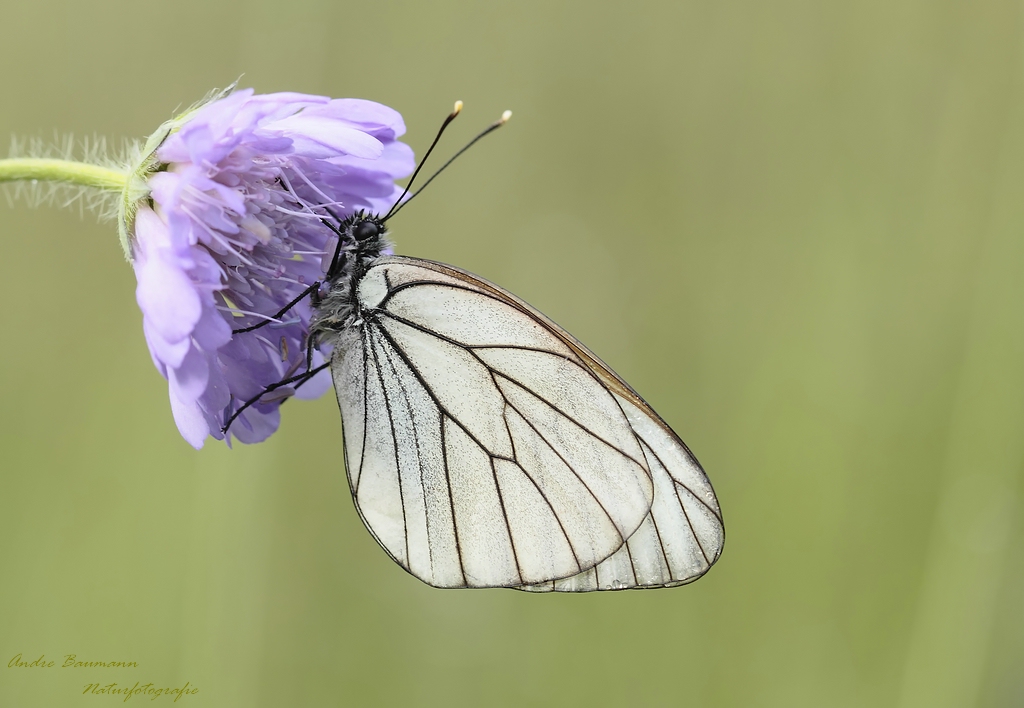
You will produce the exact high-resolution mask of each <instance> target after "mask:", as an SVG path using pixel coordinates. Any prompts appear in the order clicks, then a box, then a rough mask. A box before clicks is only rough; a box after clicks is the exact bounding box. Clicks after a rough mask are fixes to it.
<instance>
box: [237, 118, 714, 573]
mask: <svg viewBox="0 0 1024 708" xmlns="http://www.w3.org/2000/svg"><path fill="white" fill-rule="evenodd" d="M458 108H459V106H458V104H457V106H456V112H455V113H453V114H452V116H449V121H450V120H451V118H453V117H454V116H455V115H456V114H457V113H458ZM507 119H508V114H506V115H505V116H503V120H507ZM445 125H447V122H446V123H445ZM494 127H496V124H495V125H492V126H491V127H490V128H489V129H488V131H485V132H484V133H482V134H481V135H480V136H477V138H476V139H479V138H480V137H482V136H483V135H485V134H486V133H487V132H489V131H490V130H492V129H493V128H494ZM443 129H444V127H443V126H442V131H443ZM438 137H440V133H439V134H438ZM476 139H475V140H476ZM475 140H474V141H473V142H475ZM436 142H437V139H435V141H434V144H436ZM470 144H472V143H470ZM468 147H469V146H468V145H467V148H468ZM431 149H433V145H432V146H431ZM464 150H465V148H464V149H463V151H464ZM461 152H462V151H460V153H458V154H461ZM458 154H456V157H457V156H458ZM427 155H429V151H428V152H427ZM425 159H426V158H424V160H425ZM452 159H454V158H452ZM450 162H451V160H449V162H448V163H446V165H445V166H447V164H450ZM421 165H422V163H421ZM442 169H444V168H442ZM438 172H440V170H439V171H438ZM435 176H436V173H435ZM412 179H415V174H414V175H413V178H412ZM431 179H433V178H431ZM420 191H422V188H421V190H420ZM395 211H396V210H395V209H394V208H393V209H392V211H391V212H389V213H388V214H386V215H383V216H382V215H375V214H366V213H363V212H357V213H355V214H352V215H351V216H348V217H347V218H340V217H337V216H335V215H333V214H332V216H333V217H334V219H335V220H336V222H337V223H330V224H329V225H330V226H331V228H332V230H333V231H334V232H335V234H336V235H337V237H338V246H337V249H336V251H335V253H334V257H333V259H332V261H331V263H330V266H329V268H328V269H327V275H326V278H325V280H324V282H323V283H322V284H321V283H316V284H314V286H311V287H310V288H309V289H307V291H306V292H305V293H304V294H303V296H304V295H306V294H308V295H310V297H311V298H312V303H313V308H314V313H315V314H314V317H313V319H312V324H311V327H310V336H309V352H308V354H309V355H308V356H307V361H308V362H309V365H308V366H307V371H306V372H305V373H303V374H300V375H299V376H295V377H291V378H290V379H286V380H285V381H283V382H281V383H280V384H277V385H275V386H271V387H268V389H267V391H265V392H264V394H265V393H268V392H270V390H271V389H273V388H276V387H278V386H287V385H294V386H297V385H301V384H302V383H304V382H305V381H308V380H309V378H310V377H312V376H313V375H315V374H316V373H317V372H318V371H320V370H321V369H323V368H325V367H330V372H331V376H332V379H333V382H334V389H335V392H336V394H337V399H338V405H339V407H340V409H341V417H342V427H343V439H344V450H345V453H344V455H345V467H346V470H347V474H348V481H349V486H350V488H351V491H352V497H353V500H354V501H355V506H356V509H357V511H358V513H359V516H360V518H361V519H362V521H363V523H364V524H365V525H366V528H367V529H368V530H369V531H370V533H371V534H372V535H373V537H374V539H376V541H377V542H378V543H379V544H380V545H381V547H382V548H383V549H384V550H385V551H386V552H387V554H388V555H389V556H390V557H391V558H392V560H394V561H395V562H396V563H398V564H399V565H400V566H401V567H402V568H404V569H405V570H406V571H408V572H409V573H411V574H412V575H414V576H415V577H417V578H419V579H420V580H422V581H423V582H425V583H427V584H429V585H432V586H434V587H440V588H463V587H476V588H484V587H507V588H516V589H519V590H526V591H534V592H550V591H564V592H586V591H592V590H622V589H629V588H658V587H672V586H676V585H682V584H685V583H688V582H692V581H693V580H696V579H697V578H699V577H701V576H702V575H703V574H704V573H706V572H707V571H708V570H709V569H710V567H711V566H712V565H713V564H714V563H715V561H716V560H717V559H718V557H719V556H720V555H721V552H722V547H723V544H724V540H725V529H724V525H723V521H722V513H721V509H720V508H719V504H718V501H717V499H716V497H715V493H714V490H713V489H712V487H711V483H710V482H709V480H708V478H707V475H706V474H705V473H704V471H703V469H702V468H701V466H700V464H699V463H698V462H697V459H696V458H695V457H694V455H693V454H692V453H691V452H690V450H689V448H687V447H686V445H685V444H684V443H683V441H682V440H681V439H680V438H679V436H677V435H676V434H675V433H674V432H673V431H672V429H671V428H670V427H669V426H668V425H667V424H666V423H665V422H664V421H663V420H662V419H661V417H659V416H658V414H657V413H655V412H654V410H653V409H652V408H651V407H650V406H649V405H648V404H647V403H646V402H645V401H644V400H643V399H642V398H641V397H640V396H639V394H637V393H636V392H635V391H634V390H633V389H632V388H631V387H630V386H629V384H627V383H626V382H625V381H623V380H622V379H621V378H620V377H619V376H618V375H616V374H615V373H614V372H613V371H612V370H611V369H610V368H609V367H608V366H607V365H605V364H604V363H603V362H602V361H601V360H600V359H599V358H598V357H597V356H596V355H594V354H593V353H592V352H591V351H590V350H589V349H587V348H586V347H585V346H584V345H583V344H582V343H580V342H579V341H578V340H577V339H575V338H574V337H573V336H572V335H570V334H569V333H568V332H566V331H565V330H564V329H562V328H561V327H559V326H558V325H557V324H555V323H554V322H553V321H551V320H550V319H548V318H547V317H545V316H544V315H543V314H541V313H540V312H538V311H537V310H535V309H534V308H532V307H531V306H529V305H528V304H526V303H525V302H524V301H522V300H521V299H519V298H518V297H516V296H515V295H513V294H511V293H509V292H508V291H506V290H504V289H502V288H500V287H499V286H497V285H494V284H493V283H490V282H488V281H486V280H484V279H483V278H480V277H478V276H476V275H473V274H472V273H469V272H467V271H465V270H461V269H459V268H456V267H454V266H450V265H445V264H442V263H436V262H433V261H429V260H423V259H419V258H408V257H404V256H392V255H385V254H384V251H385V249H386V248H387V246H388V242H387V240H386V234H387V227H386V223H385V222H386V221H387V219H388V218H390V216H392V215H393V213H394V212H395ZM325 223H327V222H325ZM303 296H300V298H301V297H303ZM297 300H298V299H297ZM297 300H296V301H295V302H297ZM292 305H294V302H293V303H292ZM286 309H287V308H286ZM282 312H284V311H282ZM280 314H281V313H278V316H280ZM256 327H257V326H254V327H250V328H245V329H242V330H236V331H248V330H250V329H255V328H256ZM321 345H327V346H329V347H330V348H331V351H332V352H333V354H332V355H331V358H330V360H329V361H328V362H327V363H326V364H323V365H322V366H320V367H312V366H311V362H312V356H311V354H312V348H313V346H321ZM264 394H261V395H264ZM258 398H259V397H257V399H256V400H258ZM253 402H255V400H254V401H250V402H247V404H246V405H249V404H251V403H253ZM242 409H244V406H243V408H242ZM242 409H239V410H236V411H235V414H234V415H233V416H232V418H231V419H229V420H228V421H227V423H226V425H225V429H227V427H228V426H229V425H230V423H231V421H232V420H233V419H234V417H235V416H237V415H238V413H240V412H241V410H242Z"/></svg>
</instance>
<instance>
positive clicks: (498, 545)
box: [332, 258, 655, 587]
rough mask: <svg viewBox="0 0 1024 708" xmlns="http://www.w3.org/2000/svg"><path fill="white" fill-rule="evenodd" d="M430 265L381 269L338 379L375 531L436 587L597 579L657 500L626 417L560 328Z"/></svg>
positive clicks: (366, 282)
mask: <svg viewBox="0 0 1024 708" xmlns="http://www.w3.org/2000/svg"><path fill="white" fill-rule="evenodd" d="M423 263H424V262H420V261H415V260H412V259H400V258H386V259H380V260H379V261H378V262H377V263H376V264H374V266H372V267H371V268H370V270H369V271H368V272H367V273H366V275H365V276H364V278H363V279H362V280H361V281H360V284H359V288H358V294H359V300H360V305H361V306H362V308H363V310H362V316H363V324H362V325H361V327H360V328H359V329H358V335H357V334H356V330H353V332H352V334H351V343H350V345H349V346H346V347H345V348H344V349H345V351H344V352H343V353H336V354H335V358H334V361H333V365H332V370H333V373H334V380H335V385H336V388H337V389H338V401H339V405H340V406H341V410H342V416H343V419H344V425H345V447H346V461H347V463H348V465H349V481H350V483H351V486H352V492H353V497H354V499H355V502H356V507H357V508H358V509H359V513H360V515H361V517H362V518H363V521H364V522H365V523H366V525H367V527H368V528H369V529H370V531H371V532H372V533H373V535H374V537H375V538H376V539H377V540H378V541H379V542H380V544H381V545H382V546H383V547H384V548H385V549H386V550H387V551H388V553H389V554H390V555H391V557H392V558H393V559H394V560H395V561H396V562H398V563H399V564H400V565H402V566H403V567H404V568H406V569H407V570H408V571H409V572H411V573H412V574H413V575H415V576H416V577H418V578H420V579H421V580H423V581H424V582H427V583H429V584H431V585H434V586H438V587H519V586H523V585H543V584H544V583H547V582H549V581H552V580H555V579H558V578H565V577H569V576H576V575H579V574H580V573H583V572H586V571H587V570H588V569H591V568H593V567H594V566H596V565H597V564H599V563H601V562H602V561H605V559H607V558H608V557H609V556H612V554H614V553H615V552H616V551H617V550H618V549H620V548H621V547H623V543H624V540H625V539H627V538H629V537H631V536H633V535H635V533H636V532H637V530H638V529H639V528H640V527H641V524H642V523H644V520H645V519H646V518H647V517H648V516H649V513H650V510H651V504H652V502H653V500H654V497H655V492H654V481H653V480H652V472H651V469H650V466H651V463H650V462H649V461H648V455H647V454H646V453H645V451H644V449H643V444H642V442H641V440H640V439H639V438H638V437H637V436H636V434H635V433H634V432H633V426H632V425H631V423H630V421H629V420H628V417H627V413H626V411H625V410H624V409H623V407H622V405H621V403H620V402H619V401H618V400H617V399H616V394H615V392H614V391H612V390H610V389H609V388H608V387H607V386H606V385H605V384H604V383H603V382H602V381H601V380H600V379H599V378H598V377H595V376H594V375H593V373H592V372H591V371H590V368H589V364H588V362H587V361H586V360H584V359H583V358H581V357H580V356H579V355H578V354H577V352H576V350H575V349H574V348H573V347H572V346H571V345H570V344H568V343H567V342H566V341H565V340H564V339H562V338H561V337H559V336H558V334H557V333H556V331H555V330H552V329H551V327H549V326H548V325H547V323H545V322H544V321H541V320H538V319H537V318H536V317H534V316H533V314H531V313H530V312H528V311H525V310H523V309H522V308H521V307H519V306H518V304H517V302H516V301H515V300H512V299H509V298H508V297H503V296H502V295H501V294H500V291H498V292H494V291H491V290H490V289H489V288H492V287H493V286H489V284H486V283H484V282H483V281H480V280H479V279H475V278H472V276H468V274H467V275H465V276H464V278H463V279H460V278H459V277H453V276H451V275H447V274H445V273H443V272H440V271H437V270H434V269H433V266H434V264H430V263H429V262H427V263H426V265H424V264H423ZM338 351H339V349H337V348H336V352H338Z"/></svg>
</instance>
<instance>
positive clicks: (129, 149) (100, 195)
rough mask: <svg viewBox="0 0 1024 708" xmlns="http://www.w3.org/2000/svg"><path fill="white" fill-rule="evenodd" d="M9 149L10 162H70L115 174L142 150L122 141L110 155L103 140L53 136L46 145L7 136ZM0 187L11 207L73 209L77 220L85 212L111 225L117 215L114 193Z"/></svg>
mask: <svg viewBox="0 0 1024 708" xmlns="http://www.w3.org/2000/svg"><path fill="white" fill-rule="evenodd" d="M10 145H11V146H10V150H9V152H8V157H11V158H36V159H56V160H73V161H79V162H85V163H89V164H92V165H99V166H102V167H108V168H111V169H115V170H125V169H126V165H132V164H135V163H136V162H137V161H138V159H139V155H140V152H141V150H142V146H141V145H140V144H139V142H138V141H137V140H123V141H122V142H121V145H120V147H119V148H118V149H117V151H116V152H115V153H113V154H112V152H111V150H110V147H109V144H108V142H107V139H106V138H105V137H102V136H95V135H94V136H92V137H89V136H86V137H84V138H81V139H79V140H75V138H74V136H73V135H71V134H64V135H60V134H57V133H55V134H54V137H53V139H52V140H49V141H48V140H44V139H43V138H40V137H31V138H19V137H18V136H11V144H10ZM2 186H3V191H4V194H5V196H6V197H7V202H8V204H9V205H11V206H13V205H14V202H15V201H19V200H20V201H24V202H25V203H27V204H28V205H29V206H32V207H40V206H46V207H49V206H59V207H69V208H75V207H76V206H77V207H78V212H79V214H80V215H81V216H83V217H84V216H85V212H86V211H89V212H90V213H93V214H95V215H96V216H97V218H99V219H100V220H101V221H112V220H114V219H116V218H117V215H118V211H117V210H118V200H119V199H120V196H121V195H120V193H118V192H114V191H107V190H100V189H94V188H92V187H88V186H84V185H76V184H68V183H65V182H49V181H44V180H28V181H18V182H7V183H4V184H3V185H2Z"/></svg>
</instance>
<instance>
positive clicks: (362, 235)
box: [352, 220, 380, 241]
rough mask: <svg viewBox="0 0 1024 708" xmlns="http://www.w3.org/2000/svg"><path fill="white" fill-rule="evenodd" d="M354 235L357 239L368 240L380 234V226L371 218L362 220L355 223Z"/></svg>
mask: <svg viewBox="0 0 1024 708" xmlns="http://www.w3.org/2000/svg"><path fill="white" fill-rule="evenodd" d="M352 236H353V237H354V238H355V240H356V241H366V240H368V239H371V238H375V237H377V236H380V226H378V225H377V224H376V223H375V222H373V221H370V220H366V221H360V222H359V223H358V224H356V225H355V228H354V229H352Z"/></svg>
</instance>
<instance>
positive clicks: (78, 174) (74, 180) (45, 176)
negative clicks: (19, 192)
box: [0, 157, 128, 192]
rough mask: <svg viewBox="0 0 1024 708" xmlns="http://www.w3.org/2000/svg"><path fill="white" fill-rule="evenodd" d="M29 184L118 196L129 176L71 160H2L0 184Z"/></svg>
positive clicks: (32, 158) (30, 158)
mask: <svg viewBox="0 0 1024 708" xmlns="http://www.w3.org/2000/svg"><path fill="white" fill-rule="evenodd" d="M29 180H37V181H40V182H64V183H66V184H76V185H80V186H82V187H95V188H97V189H104V190H107V191H111V192H119V191H121V190H123V189H124V186H125V184H126V183H127V181H128V176H127V175H126V174H124V173H123V172H119V171H118V170H114V169H111V168H109V167H100V166H99V165H90V164H89V163H87V162H74V161H72V160H51V159H48V158H37V157H12V158H9V159H6V160H2V159H0V182H18V181H29Z"/></svg>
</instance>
